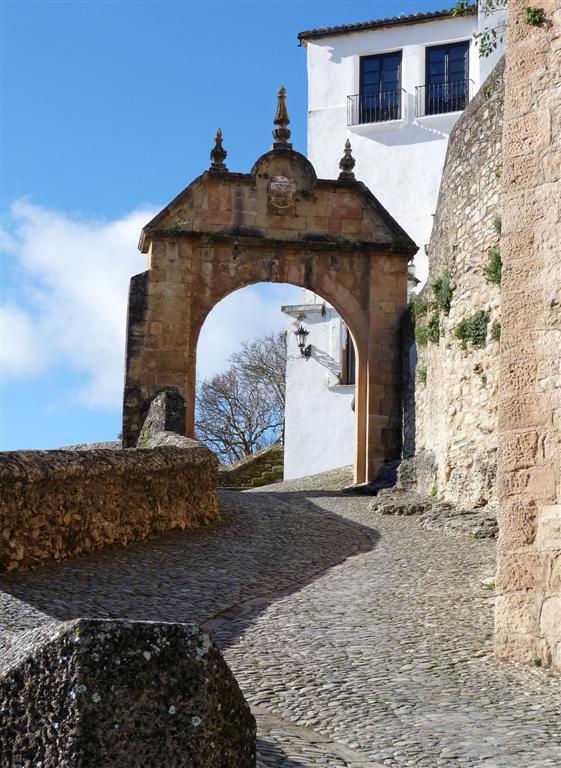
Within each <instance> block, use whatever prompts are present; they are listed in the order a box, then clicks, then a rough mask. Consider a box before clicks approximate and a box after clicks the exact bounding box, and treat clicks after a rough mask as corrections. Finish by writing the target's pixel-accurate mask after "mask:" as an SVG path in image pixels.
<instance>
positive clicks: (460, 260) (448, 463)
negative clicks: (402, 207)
mask: <svg viewBox="0 0 561 768" xmlns="http://www.w3.org/2000/svg"><path fill="white" fill-rule="evenodd" d="M502 111H503V63H502V62H501V63H499V64H498V65H497V67H496V68H495V70H494V71H493V73H492V74H491V75H490V76H489V78H488V79H487V81H486V82H485V83H484V84H483V86H482V87H481V89H480V91H479V92H478V94H477V95H476V96H475V98H474V99H473V100H472V102H471V103H470V104H469V105H468V107H467V108H466V110H465V111H464V113H463V115H462V116H461V117H460V119H459V120H458V122H457V123H456V126H455V128H454V130H453V131H452V134H451V136H450V143H449V146H448V153H447V157H446V163H445V167H444V174H443V177H442V183H441V188H440V194H439V200H438V208H437V211H436V214H435V220H434V228H433V233H432V237H431V241H430V250H429V278H428V281H427V284H426V286H425V288H424V289H423V291H422V292H421V294H420V299H418V300H417V301H416V303H415V307H416V309H417V317H416V322H415V326H416V327H415V328H413V329H412V331H413V330H414V331H415V333H416V337H417V356H418V359H417V364H416V371H415V374H416V375H415V382H414V390H412V387H413V385H412V381H411V378H412V377H411V375H410V377H409V386H406V392H405V404H406V414H405V435H404V443H405V448H406V455H407V453H409V455H412V454H413V453H416V454H417V456H416V459H415V463H416V464H417V465H418V467H419V468H420V469H421V470H422V471H419V472H417V473H416V476H417V483H418V484H419V483H420V482H425V483H428V482H433V483H434V487H433V486H432V485H431V487H429V486H428V485H427V487H424V488H421V487H419V488H418V490H419V491H420V492H421V493H429V492H432V493H434V492H435V488H436V491H437V492H438V495H439V496H441V497H443V498H444V499H446V500H447V501H451V502H453V503H455V504H459V505H462V506H464V507H466V508H475V507H482V506H485V505H487V504H492V503H493V502H494V500H495V499H494V479H495V469H496V446H497V379H498V369H499V341H498V339H497V338H496V336H497V335H498V333H499V325H498V324H499V323H500V287H499V285H497V284H495V283H493V282H490V280H489V279H488V278H487V277H486V268H487V266H488V264H489V259H490V255H489V251H490V250H492V249H493V248H494V247H495V246H496V245H497V243H498V240H499V234H498V229H499V227H500V201H499V194H500V184H501V179H500V177H501V162H502V161H501V131H502ZM448 277H449V284H450V290H451V296H450V294H448V295H446V281H447V278H448ZM439 280H440V281H441V282H443V283H444V284H443V285H442V287H441V289H440V291H436V292H435V290H434V289H433V285H434V284H435V283H437V282H438V281H439ZM423 302H425V304H426V306H425V308H423V306H422V303H423ZM447 303H448V304H449V306H447ZM423 309H424V311H423ZM476 313H480V314H479V316H478V317H479V318H480V322H481V319H482V320H483V326H486V327H484V328H483V336H482V338H481V339H480V346H477V345H474V344H473V343H472V342H471V341H470V340H467V341H466V340H464V341H463V343H462V340H461V339H459V338H457V336H456V329H457V328H458V326H459V325H460V323H462V321H465V320H466V319H469V318H472V317H473V316H474V315H475V314H476ZM482 313H484V314H482ZM465 325H466V323H464V326H465ZM412 331H411V332H412ZM427 335H428V339H427V338H426V337H427ZM423 342H424V343H423ZM412 343H413V339H412V338H411V335H410V336H409V344H406V345H405V350H404V354H405V365H406V367H407V366H408V365H409V366H410V367H411V368H413V370H414V365H415V356H414V348H412V347H411V345H412Z"/></svg>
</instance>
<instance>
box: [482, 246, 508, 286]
mask: <svg viewBox="0 0 561 768" xmlns="http://www.w3.org/2000/svg"><path fill="white" fill-rule="evenodd" d="M488 255H489V259H488V261H487V266H486V267H485V268H484V270H483V272H484V273H485V277H486V278H487V280H488V281H489V282H490V283H495V285H500V284H501V275H502V271H503V260H502V259H501V252H500V250H499V246H498V245H495V246H494V247H493V248H490V249H489V253H488Z"/></svg>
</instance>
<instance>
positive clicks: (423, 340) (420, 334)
mask: <svg viewBox="0 0 561 768" xmlns="http://www.w3.org/2000/svg"><path fill="white" fill-rule="evenodd" d="M428 340H429V335H428V328H427V326H426V325H418V326H417V327H416V328H415V341H416V343H417V346H418V347H426V346H427V343H428Z"/></svg>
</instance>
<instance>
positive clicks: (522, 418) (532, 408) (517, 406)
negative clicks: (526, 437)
mask: <svg viewBox="0 0 561 768" xmlns="http://www.w3.org/2000/svg"><path fill="white" fill-rule="evenodd" d="M547 419H548V411H547V399H546V397H544V396H543V395H542V396H539V395H512V396H510V397H509V396H508V391H507V390H506V388H505V397H504V399H502V400H501V402H500V406H499V431H507V430H509V429H531V428H533V427H540V426H542V425H544V424H545V423H546V421H547Z"/></svg>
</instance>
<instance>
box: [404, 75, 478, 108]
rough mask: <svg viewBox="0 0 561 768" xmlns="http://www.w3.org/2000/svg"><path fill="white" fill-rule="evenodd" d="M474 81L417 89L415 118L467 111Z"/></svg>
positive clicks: (420, 86) (458, 81)
mask: <svg viewBox="0 0 561 768" xmlns="http://www.w3.org/2000/svg"><path fill="white" fill-rule="evenodd" d="M472 82H473V81H472V80H453V81H451V82H448V83H431V84H430V85H418V86H417V87H416V88H415V116H416V117H425V116H426V115H443V114H445V113H446V112H460V111H461V110H462V109H465V106H466V104H467V103H468V102H469V100H470V97H471V86H472Z"/></svg>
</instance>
